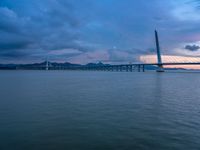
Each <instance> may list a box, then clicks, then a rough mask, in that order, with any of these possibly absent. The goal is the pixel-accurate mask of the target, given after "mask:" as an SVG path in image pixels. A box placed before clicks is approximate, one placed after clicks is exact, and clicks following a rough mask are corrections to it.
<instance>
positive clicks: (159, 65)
mask: <svg viewBox="0 0 200 150" xmlns="http://www.w3.org/2000/svg"><path fill="white" fill-rule="evenodd" d="M155 39H156V50H157V63H158V69H157V72H164V68H163V63H162V57H161V53H160V44H159V39H158V32H157V31H156V30H155Z"/></svg>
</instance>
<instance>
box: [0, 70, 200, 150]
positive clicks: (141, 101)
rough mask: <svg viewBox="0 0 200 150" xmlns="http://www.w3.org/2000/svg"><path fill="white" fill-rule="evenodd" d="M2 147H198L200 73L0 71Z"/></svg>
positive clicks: (20, 149)
mask: <svg viewBox="0 0 200 150" xmlns="http://www.w3.org/2000/svg"><path fill="white" fill-rule="evenodd" d="M0 149H1V150H45V149H47V150H131V149H141V150H151V149H152V150H157V149H158V150H161V149H162V150H163V149H164V150H165V149H166V150H168V149H169V150H199V149H200V73H155V72H145V73H136V72H133V73H130V72H129V73H126V72H123V73H122V72H87V71H82V72H79V71H74V72H73V71H0Z"/></svg>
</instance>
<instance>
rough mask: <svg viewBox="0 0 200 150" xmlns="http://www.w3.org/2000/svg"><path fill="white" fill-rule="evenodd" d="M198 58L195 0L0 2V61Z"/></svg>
mask: <svg viewBox="0 0 200 150" xmlns="http://www.w3.org/2000/svg"><path fill="white" fill-rule="evenodd" d="M155 29H157V30H158V32H159V37H160V44H161V49H162V53H163V55H170V56H171V55H173V56H184V57H186V56H187V57H194V56H197V57H198V56H200V0H0V35H1V36H0V63H27V62H38V61H44V60H45V59H46V58H48V59H49V60H51V61H58V62H66V61H68V62H73V63H83V64H84V63H88V62H97V61H102V62H109V63H127V62H136V61H139V59H138V58H140V57H141V56H146V55H154V54H155V48H154V47H155V43H154V41H155V39H154V30H155Z"/></svg>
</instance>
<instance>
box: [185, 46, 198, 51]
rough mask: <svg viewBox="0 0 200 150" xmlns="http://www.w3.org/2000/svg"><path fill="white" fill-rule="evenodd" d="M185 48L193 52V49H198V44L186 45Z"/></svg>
mask: <svg viewBox="0 0 200 150" xmlns="http://www.w3.org/2000/svg"><path fill="white" fill-rule="evenodd" d="M185 49H186V50H189V51H192V52H194V51H198V50H199V49H200V46H198V45H186V46H185Z"/></svg>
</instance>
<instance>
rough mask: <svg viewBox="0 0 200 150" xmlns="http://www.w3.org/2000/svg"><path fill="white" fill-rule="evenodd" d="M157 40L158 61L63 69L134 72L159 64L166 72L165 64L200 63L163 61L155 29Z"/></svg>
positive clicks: (47, 65) (158, 69)
mask: <svg viewBox="0 0 200 150" xmlns="http://www.w3.org/2000/svg"><path fill="white" fill-rule="evenodd" d="M155 42H156V54H157V55H156V56H157V63H133V64H120V65H91V66H87V65H83V66H76V67H74V66H73V67H66V68H63V69H66V70H92V71H120V72H122V71H126V72H132V71H135V70H136V71H138V72H145V68H146V67H147V66H157V69H156V71H157V72H164V67H163V66H169V65H174V66H179V65H200V62H168V63H166V62H164V63H163V62H162V57H161V51H160V45H159V38H158V33H157V31H156V30H155ZM49 68H50V64H49V62H48V61H46V67H45V69H46V70H49Z"/></svg>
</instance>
